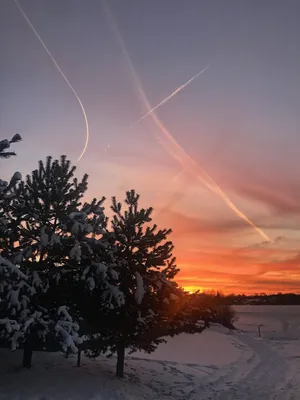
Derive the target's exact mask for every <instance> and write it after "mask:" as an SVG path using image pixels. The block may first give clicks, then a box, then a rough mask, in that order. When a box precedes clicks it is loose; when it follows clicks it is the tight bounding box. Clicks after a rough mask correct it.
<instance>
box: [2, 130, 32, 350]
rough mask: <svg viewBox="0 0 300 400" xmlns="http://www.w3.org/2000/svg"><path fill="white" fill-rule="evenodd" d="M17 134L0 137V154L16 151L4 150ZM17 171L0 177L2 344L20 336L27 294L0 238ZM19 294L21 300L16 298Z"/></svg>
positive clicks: (7, 231) (5, 231)
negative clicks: (8, 177)
mask: <svg viewBox="0 0 300 400" xmlns="http://www.w3.org/2000/svg"><path fill="white" fill-rule="evenodd" d="M20 140H21V136H20V135H19V134H16V135H14V137H13V138H12V139H11V140H7V139H4V140H1V141H0V158H9V157H11V156H14V155H16V154H15V153H14V152H11V151H9V152H8V151H7V149H9V148H10V145H11V144H12V143H16V142H19V141H20ZM21 178H22V177H21V174H20V173H19V172H15V173H14V175H13V177H12V178H11V179H10V181H9V182H7V181H3V180H1V179H0V248H1V253H0V343H1V346H2V347H3V346H4V347H6V346H7V345H8V344H9V342H11V346H12V348H14V346H15V338H16V337H18V336H20V335H21V333H20V324H19V321H18V316H19V315H20V313H21V312H22V311H23V310H24V306H25V302H26V300H25V299H27V298H28V296H30V294H31V288H30V286H29V284H28V277H27V276H26V275H25V274H24V273H23V272H22V271H21V270H20V269H19V268H18V267H17V266H16V265H14V264H13V263H12V262H11V260H10V259H9V257H7V258H4V256H8V254H7V253H6V252H5V247H4V246H3V243H4V242H7V243H10V239H9V238H10V235H11V233H12V231H11V228H10V206H11V203H12V200H13V197H14V195H13V190H14V189H15V187H16V185H17V183H18V182H19V181H20V179H21ZM19 296H21V298H22V301H19Z"/></svg>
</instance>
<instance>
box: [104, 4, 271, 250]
mask: <svg viewBox="0 0 300 400" xmlns="http://www.w3.org/2000/svg"><path fill="white" fill-rule="evenodd" d="M103 5H104V7H105V10H106V13H107V16H108V18H109V20H110V22H111V25H112V27H113V29H114V33H115V35H116V37H117V41H118V43H119V45H120V47H121V50H122V52H123V54H124V56H125V58H126V60H127V63H128V66H129V68H130V71H131V73H132V76H133V78H134V81H135V85H136V88H137V90H138V93H139V95H140V96H141V98H142V99H143V102H144V104H145V106H146V108H147V109H148V111H150V110H151V108H152V107H151V105H150V103H149V100H148V98H147V96H146V94H145V92H144V89H143V86H142V83H141V81H140V79H139V76H138V74H137V72H136V70H135V68H134V65H133V63H132V61H131V59H130V57H129V54H128V51H127V49H126V46H125V44H124V41H123V38H122V36H121V34H120V32H119V29H118V26H117V24H116V21H115V19H114V17H113V14H112V12H111V11H110V9H109V7H108V5H107V4H106V3H105V2H104V1H103ZM149 115H151V118H152V120H153V122H154V123H155V125H156V126H157V127H158V128H159V130H160V132H161V134H162V136H161V137H158V140H159V142H160V143H162V144H163V146H164V147H165V148H166V150H167V151H168V152H169V153H170V154H171V155H172V156H173V157H174V158H175V159H176V160H177V161H178V162H179V163H180V164H181V165H182V167H183V168H184V169H186V170H187V171H189V172H190V174H191V175H193V176H194V177H195V178H196V179H197V180H198V181H200V182H201V183H203V184H204V185H205V186H206V187H207V188H208V189H210V190H211V191H212V192H213V193H215V194H216V195H218V196H219V197H221V198H222V199H223V201H224V203H225V204H227V206H228V207H229V208H230V209H231V210H232V211H233V212H234V213H235V214H236V215H237V216H238V217H240V218H241V219H243V220H244V221H245V222H247V223H248V224H249V225H250V226H251V227H252V228H254V229H255V230H256V232H258V233H259V234H260V235H261V237H262V238H263V239H264V240H267V241H268V242H270V241H271V239H270V238H269V237H268V235H267V234H266V233H265V232H264V231H263V230H262V229H260V228H259V227H257V226H256V225H255V224H254V222H252V221H251V220H250V219H249V218H248V217H247V216H246V215H245V214H244V213H243V212H242V211H240V210H239V209H238V207H237V206H236V205H235V204H234V203H233V202H232V201H231V200H230V199H229V197H228V196H227V195H226V194H225V193H224V192H223V190H222V189H221V188H220V186H219V185H218V184H217V183H216V182H215V181H214V180H213V178H212V177H211V176H210V175H209V174H208V173H207V172H206V171H205V170H204V169H202V168H201V167H200V166H199V165H198V164H197V163H196V161H194V160H193V158H192V157H190V156H189V154H188V153H186V151H185V150H184V149H183V148H182V147H181V146H180V145H179V143H178V142H177V141H176V140H175V139H174V137H173V136H172V135H171V133H170V132H169V131H168V129H167V128H166V127H165V126H164V125H163V123H162V122H161V121H160V119H159V118H158V117H157V116H156V114H155V112H151V114H149ZM163 138H164V139H165V140H163Z"/></svg>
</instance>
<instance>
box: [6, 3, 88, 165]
mask: <svg viewBox="0 0 300 400" xmlns="http://www.w3.org/2000/svg"><path fill="white" fill-rule="evenodd" d="M13 2H14V3H15V5H16V6H17V7H18V9H19V11H20V13H21V14H22V15H23V17H24V19H25V20H26V22H27V23H28V25H29V26H30V28H31V29H32V31H33V33H34V34H35V36H36V38H37V39H38V40H39V42H40V43H41V45H42V46H43V48H44V50H45V51H46V53H47V54H48V56H49V57H50V58H51V61H52V62H53V64H54V65H55V67H56V69H57V70H58V72H59V73H60V74H61V76H62V77H63V79H64V80H65V82H66V84H67V85H68V86H69V88H70V89H71V91H72V92H73V94H74V96H75V97H76V99H77V101H78V103H79V105H80V108H81V110H82V114H83V116H84V121H85V126H86V139H85V144H84V147H83V149H82V152H81V154H80V156H79V157H78V159H77V161H79V160H80V159H81V158H82V156H83V155H84V153H85V152H86V149H87V146H88V143H89V137H90V131H89V122H88V119H87V115H86V112H85V108H84V106H83V104H82V101H81V100H80V98H79V96H78V94H77V93H76V91H75V89H74V88H73V86H72V85H71V83H70V82H69V80H68V78H67V77H66V75H65V74H64V73H63V71H62V70H61V68H60V66H59V65H58V64H57V62H56V60H55V58H54V57H53V55H52V54H51V52H50V50H49V49H48V47H47V46H46V44H45V43H44V41H43V39H42V38H41V37H40V35H39V34H38V32H37V31H36V29H35V27H34V26H33V25H32V23H31V21H30V19H29V18H28V17H27V15H26V14H25V12H24V10H23V9H22V7H21V6H20V4H19V2H18V1H17V0H13Z"/></svg>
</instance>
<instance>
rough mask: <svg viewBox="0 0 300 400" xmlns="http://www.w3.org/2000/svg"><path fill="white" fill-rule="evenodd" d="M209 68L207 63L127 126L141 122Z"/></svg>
mask: <svg viewBox="0 0 300 400" xmlns="http://www.w3.org/2000/svg"><path fill="white" fill-rule="evenodd" d="M208 68H209V65H207V66H206V67H205V68H204V69H202V70H201V71H199V72H198V73H197V74H196V75H194V76H193V77H192V78H191V79H189V80H188V81H187V82H185V83H184V84H183V85H181V86H179V87H178V88H177V89H175V90H174V91H173V92H172V93H171V94H170V95H169V96H167V97H166V98H165V99H163V100H162V101H161V102H160V103H158V104H157V105H156V106H155V107H153V108H151V110H149V111H148V112H147V113H146V114H145V115H143V116H142V117H141V118H140V119H138V120H137V121H136V122H134V123H133V124H131V125H130V127H129V128H132V127H133V126H134V125H137V124H138V123H139V122H141V121H142V120H143V119H145V118H147V117H148V116H149V115H150V114H152V113H153V111H155V110H157V109H158V108H159V107H160V106H162V105H163V104H165V103H167V102H168V101H169V100H170V99H171V98H172V97H174V96H176V94H178V93H180V92H181V91H182V90H183V89H185V88H186V87H187V86H188V85H189V84H190V83H192V82H193V80H194V79H196V78H198V76H199V75H201V74H203V73H204V72H205V71H206V70H207V69H208Z"/></svg>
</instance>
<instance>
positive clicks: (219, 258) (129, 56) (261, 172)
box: [0, 0, 300, 293]
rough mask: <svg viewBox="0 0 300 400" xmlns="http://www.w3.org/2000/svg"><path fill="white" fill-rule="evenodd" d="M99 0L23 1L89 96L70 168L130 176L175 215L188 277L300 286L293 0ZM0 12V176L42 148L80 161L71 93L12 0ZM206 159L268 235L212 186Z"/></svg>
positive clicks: (99, 178)
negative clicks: (0, 146) (2, 155)
mask: <svg viewBox="0 0 300 400" xmlns="http://www.w3.org/2000/svg"><path fill="white" fill-rule="evenodd" d="M25 3H26V4H25ZM100 3H101V2H89V4H88V5H87V4H86V2H81V3H80V2H78V4H77V6H76V7H73V8H72V9H70V7H68V5H67V4H66V3H64V2H51V1H49V2H39V1H34V0H28V1H26V2H24V10H25V11H26V13H27V15H28V17H29V18H30V20H31V21H32V23H33V25H34V26H35V27H36V29H37V31H38V32H39V34H40V36H41V37H42V38H43V40H44V41H45V43H46V44H47V46H48V47H49V49H50V51H51V53H52V54H53V56H54V57H55V58H56V59H57V62H58V64H59V66H60V67H61V69H62V70H63V71H64V73H65V75H66V76H67V77H68V80H69V81H70V82H71V83H72V85H73V86H74V88H75V89H76V92H77V93H78V95H79V97H80V99H81V101H82V103H83V104H84V107H85V110H86V114H87V117H88V121H89V128H90V141H89V143H88V147H87V152H86V153H85V154H84V156H83V157H82V159H81V160H80V162H79V163H78V164H77V167H78V170H77V174H78V176H81V175H82V174H83V173H88V174H89V176H90V184H89V192H88V197H89V198H90V197H93V196H95V197H98V198H99V197H102V196H106V197H107V198H108V199H109V198H110V197H111V196H114V195H116V196H117V197H118V199H119V200H122V199H123V198H124V193H125V191H126V190H130V189H132V188H133V189H135V190H136V191H137V192H138V193H139V194H140V195H141V205H142V206H144V207H148V206H153V207H154V209H155V212H154V215H153V217H154V222H157V223H158V225H159V227H166V228H172V229H173V234H172V237H171V239H172V240H173V241H174V244H175V251H174V254H175V255H176V256H177V259H178V266H179V267H180V270H181V272H180V274H179V275H178V282H179V283H180V284H181V285H183V286H184V287H186V288H195V287H199V288H203V289H214V290H222V291H223V292H225V293H228V292H235V293H241V292H243V293H252V292H277V291H282V292H285V291H297V292H299V291H300V272H299V271H300V268H299V267H300V252H299V250H300V231H299V227H300V168H299V154H300V140H299V126H300V113H299V104H300V97H299V96H300V80H299V70H300V52H299V40H298V38H299V29H300V28H299V21H298V15H299V4H300V3H299V2H284V1H282V2H274V5H273V4H272V12H270V9H269V8H270V5H269V4H268V2H259V1H257V2H250V1H249V2H241V1H236V5H235V6H233V7H231V8H230V7H227V8H224V5H223V2H213V1H206V2H201V1H194V2H189V4H188V5H187V4H186V3H187V2H185V1H182V2H179V1H178V2H176V6H175V5H174V4H175V2H174V1H171V0H170V1H149V2H139V1H135V0H127V1H126V2H125V1H119V2H117V1H115V2H109V6H110V7H111V14H112V15H111V17H109V13H107V12H105V10H104V9H103V7H102V5H101V4H100ZM129 3H130V4H131V5H129ZM171 3H172V4H171ZM173 3H174V4H173ZM107 4H108V2H107ZM0 20H1V21H0V22H1V23H0V25H1V28H2V34H1V35H0V53H1V55H2V58H1V62H2V60H3V62H2V64H1V79H2V83H3V84H2V86H1V95H2V98H3V101H2V103H1V107H0V121H1V125H0V130H1V132H2V136H1V138H6V137H7V136H9V137H11V136H13V134H14V133H16V132H19V133H20V134H21V135H22V137H23V142H22V144H21V145H20V146H19V147H18V150H17V152H18V156H17V157H15V158H14V159H13V160H8V161H7V162H5V163H4V164H3V166H1V178H2V179H5V178H6V179H9V177H10V176H11V173H12V171H13V172H14V171H15V170H19V171H21V172H22V174H23V175H25V174H26V173H29V172H30V171H32V170H33V169H35V168H36V167H37V165H38V164H37V163H38V160H40V159H45V158H46V156H48V155H52V156H53V157H59V156H60V155H61V154H66V155H67V156H68V157H69V158H70V159H71V160H72V161H73V162H74V163H76V160H77V158H78V156H79V155H80V153H81V151H82V148H83V146H84V143H85V135H86V126H85V121H84V118H83V115H82V112H81V110H80V107H79V105H78V102H77V101H76V98H75V97H74V93H72V91H71V90H70V87H68V85H66V82H65V81H64V80H63V79H62V76H61V74H59V73H58V71H57V69H56V68H55V67H54V65H53V62H52V61H51V59H50V58H49V55H48V54H47V53H46V52H45V49H44V48H43V47H42V46H41V43H40V42H39V41H38V40H37V38H36V36H35V35H34V34H33V32H32V30H31V29H30V27H29V26H28V23H27V22H26V21H25V20H24V18H23V16H22V15H21V14H20V12H19V10H18V9H17V8H16V7H15V5H14V4H13V2H5V4H4V3H3V7H2V12H1V13H0ZM7 38H10V39H9V42H8V41H7ZM287 44H288V45H287ZM208 64H209V65H210V67H209V68H208V69H207V70H206V72H205V73H204V74H202V75H201V76H199V77H198V78H197V79H195V80H194V81H193V82H192V83H191V84H190V85H189V86H188V87H186V88H185V89H184V90H183V91H181V92H180V93H179V94H177V95H176V96H174V97H173V98H172V99H171V100H169V101H168V102H167V103H165V104H164V105H163V106H162V107H160V108H159V109H157V113H156V116H153V115H152V116H149V117H147V118H145V119H144V120H143V121H141V122H140V123H139V124H137V125H135V126H134V127H132V128H131V129H129V127H130V126H131V125H132V124H133V123H134V122H135V121H137V120H138V119H139V118H141V117H142V116H143V115H144V114H145V113H146V112H147V111H148V110H149V107H154V106H155V105H157V104H158V103H160V102H161V101H162V100H163V99H165V98H166V97H167V96H168V95H170V93H172V92H173V91H174V90H175V89H176V88H178V87H180V86H181V85H183V84H184V83H185V82H186V81H187V80H188V79H189V78H191V77H192V76H194V75H195V74H196V73H197V72H198V71H200V70H201V69H202V68H204V67H205V66H207V65H208ZM1 132H0V133H1ZM203 170H204V171H206V172H207V173H208V174H209V175H210V176H211V177H212V178H213V180H214V181H215V182H216V183H217V184H218V185H219V187H220V188H221V189H222V191H223V192H224V193H225V194H226V195H227V196H228V198H230V200H231V201H233V203H234V204H235V206H237V207H238V209H239V210H240V212H242V213H243V214H244V215H245V216H246V217H247V218H249V219H250V220H251V221H252V222H253V223H255V224H256V225H257V226H258V227H259V228H260V229H262V230H263V232H264V233H265V234H267V235H268V236H269V237H270V238H271V239H272V241H271V242H270V243H269V242H266V241H265V240H264V239H263V238H262V235H260V234H259V232H257V231H255V229H253V227H251V226H249V224H247V222H246V221H245V220H243V219H241V218H240V217H238V216H237V213H236V212H234V211H233V209H232V208H234V207H231V208H230V207H229V206H228V201H227V204H225V203H226V199H225V197H224V196H223V195H220V192H218V190H217V192H218V193H219V195H218V194H216V193H212V192H211V191H210V190H209V188H208V187H207V186H208V185H207V181H206V182H205V179H204V180H203V177H206V179H208V178H207V176H206V175H205V172H203ZM208 181H209V179H208ZM222 196H223V198H222ZM106 207H107V208H109V204H108V202H107V204H106Z"/></svg>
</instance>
